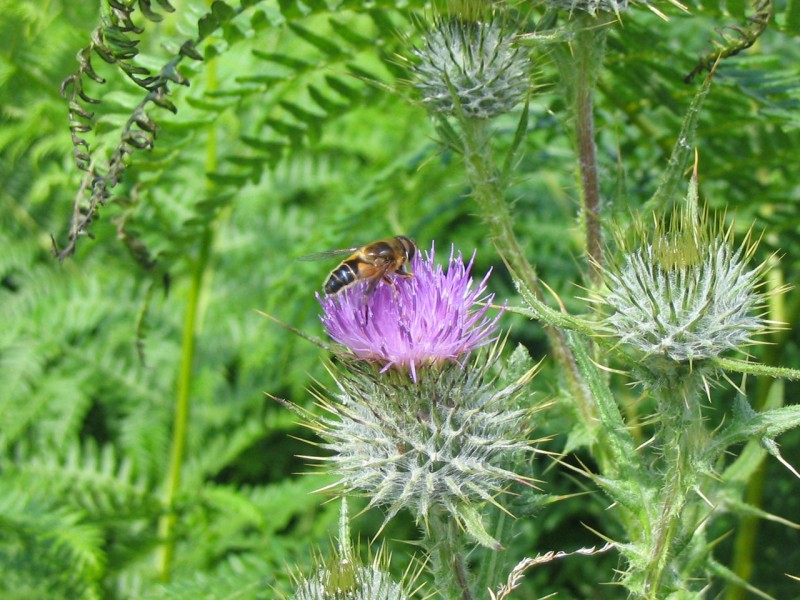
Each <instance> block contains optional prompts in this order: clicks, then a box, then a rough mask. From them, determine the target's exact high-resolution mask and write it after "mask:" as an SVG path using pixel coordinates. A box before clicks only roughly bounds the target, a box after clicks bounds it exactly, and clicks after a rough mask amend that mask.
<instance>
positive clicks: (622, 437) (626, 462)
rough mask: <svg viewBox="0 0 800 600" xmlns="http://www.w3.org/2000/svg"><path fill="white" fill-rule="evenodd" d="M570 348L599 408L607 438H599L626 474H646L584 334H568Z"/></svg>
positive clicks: (600, 418) (566, 335)
mask: <svg viewBox="0 0 800 600" xmlns="http://www.w3.org/2000/svg"><path fill="white" fill-rule="evenodd" d="M564 337H565V339H566V342H567V345H568V346H569V347H570V348H571V349H572V351H573V354H574V356H575V362H576V363H577V365H578V370H579V371H580V373H581V376H582V377H583V381H584V383H585V384H586V385H587V386H588V387H589V390H590V391H591V393H592V397H593V398H594V401H595V405H596V407H597V411H598V416H599V423H598V426H599V427H601V428H602V430H603V432H604V433H605V436H603V438H602V439H598V440H597V441H599V442H600V443H602V444H603V445H604V446H606V447H607V448H608V449H609V450H610V451H611V454H612V461H614V464H615V465H616V466H617V467H618V468H620V469H623V471H622V472H626V471H627V472H629V473H631V472H639V473H642V472H644V466H643V465H642V464H641V461H640V459H639V455H638V453H637V452H636V443H635V441H634V439H633V437H632V436H631V434H630V433H629V432H628V428H627V426H626V425H625V420H624V419H623V417H622V413H621V412H620V408H619V406H618V405H617V401H616V400H615V399H614V396H613V394H612V393H611V390H610V389H609V388H608V383H607V382H606V377H605V375H604V374H603V373H602V371H600V369H599V368H598V367H597V365H596V364H595V363H594V361H593V360H592V359H591V357H590V356H589V349H588V346H587V344H586V342H585V341H584V340H583V339H582V337H581V336H580V334H578V333H575V332H573V331H566V332H565V333H564Z"/></svg>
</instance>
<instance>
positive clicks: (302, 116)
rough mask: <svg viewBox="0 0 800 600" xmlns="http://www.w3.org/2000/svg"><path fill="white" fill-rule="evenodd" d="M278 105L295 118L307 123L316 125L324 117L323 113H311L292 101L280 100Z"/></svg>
mask: <svg viewBox="0 0 800 600" xmlns="http://www.w3.org/2000/svg"><path fill="white" fill-rule="evenodd" d="M280 105H281V106H282V107H283V108H284V109H286V112H288V113H289V114H291V115H292V116H293V117H294V118H295V119H297V120H298V121H302V122H303V123H306V124H308V125H318V124H319V123H320V122H322V120H323V119H324V118H325V115H320V114H317V113H313V112H311V111H310V110H306V109H305V108H303V107H302V106H300V105H298V104H296V103H294V102H289V101H288V100H282V101H281V102H280Z"/></svg>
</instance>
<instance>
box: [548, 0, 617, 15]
mask: <svg viewBox="0 0 800 600" xmlns="http://www.w3.org/2000/svg"><path fill="white" fill-rule="evenodd" d="M547 3H548V4H549V5H550V6H552V7H553V8H557V9H562V10H567V11H569V12H570V13H574V12H585V13H588V14H590V15H593V16H594V15H597V14H599V13H613V14H619V13H620V12H621V11H623V10H626V9H627V8H628V0H548V2H547Z"/></svg>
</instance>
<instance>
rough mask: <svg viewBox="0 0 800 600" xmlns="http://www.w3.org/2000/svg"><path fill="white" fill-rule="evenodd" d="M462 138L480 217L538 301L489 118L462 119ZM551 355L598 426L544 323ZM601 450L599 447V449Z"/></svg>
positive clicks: (566, 355) (589, 423) (559, 343)
mask: <svg viewBox="0 0 800 600" xmlns="http://www.w3.org/2000/svg"><path fill="white" fill-rule="evenodd" d="M461 126H462V131H463V141H464V160H465V163H466V167H467V176H468V177H469V181H470V184H471V185H472V195H473V197H474V198H475V201H476V202H477V204H478V206H479V208H480V211H481V216H482V217H483V220H484V221H486V223H487V224H488V225H489V228H490V230H491V236H492V239H493V241H494V243H495V245H496V246H497V249H498V251H499V252H500V253H501V254H502V256H503V257H504V258H505V259H506V260H507V261H508V263H509V265H510V266H511V268H512V270H513V271H514V274H515V275H516V276H517V277H519V278H520V279H521V281H522V283H523V284H524V285H525V286H526V287H527V288H528V289H530V290H531V291H532V292H533V293H534V294H535V296H536V298H537V299H538V300H540V301H542V300H543V298H544V295H543V293H542V287H541V285H540V283H539V277H538V276H537V274H536V271H535V269H534V268H533V266H532V265H531V264H530V262H528V259H527V258H526V257H525V252H524V251H523V249H522V247H521V246H520V244H519V241H518V240H517V236H516V235H515V233H514V227H513V219H512V216H511V212H510V210H509V207H508V204H507V202H506V200H505V192H506V188H507V187H508V182H507V181H505V180H504V179H503V177H501V175H500V172H499V170H498V169H497V167H496V166H495V162H494V157H493V154H492V148H491V142H490V139H491V129H490V125H489V121H487V120H480V119H462V120H461ZM545 332H546V334H547V337H548V340H549V342H550V347H551V350H552V352H553V356H554V358H555V359H556V360H557V361H558V362H559V364H560V365H561V367H562V369H563V372H564V375H565V378H566V382H567V385H568V387H569V389H570V392H571V395H572V397H573V398H574V400H575V405H576V407H577V410H578V412H579V414H580V418H581V421H582V422H583V423H584V425H585V426H586V427H587V428H589V429H590V430H594V429H596V428H597V425H598V420H597V407H596V406H595V403H594V399H593V398H592V396H591V394H589V393H588V392H587V390H586V387H585V386H584V385H583V383H582V379H581V376H580V373H579V371H578V368H577V365H576V364H575V359H574V357H573V356H572V352H571V351H570V350H569V348H568V347H567V345H566V343H565V341H564V338H563V335H562V334H561V332H560V331H559V330H558V329H555V328H552V327H546V328H545ZM600 454H602V451H601V452H600Z"/></svg>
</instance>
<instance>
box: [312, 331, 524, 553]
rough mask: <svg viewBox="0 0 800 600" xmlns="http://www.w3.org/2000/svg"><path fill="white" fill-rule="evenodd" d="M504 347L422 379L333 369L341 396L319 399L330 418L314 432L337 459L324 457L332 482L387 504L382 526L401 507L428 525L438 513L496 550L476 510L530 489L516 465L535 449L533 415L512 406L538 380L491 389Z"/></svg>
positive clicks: (356, 365) (365, 368)
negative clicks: (514, 488) (512, 489)
mask: <svg viewBox="0 0 800 600" xmlns="http://www.w3.org/2000/svg"><path fill="white" fill-rule="evenodd" d="M499 350H500V344H496V345H495V346H494V347H493V348H492V350H491V351H490V352H489V353H488V356H478V357H477V358H476V360H475V361H474V362H475V364H470V365H463V366H462V365H458V364H453V363H448V364H445V365H442V366H440V367H439V368H428V369H423V370H421V371H420V373H419V378H418V381H416V382H414V381H411V380H410V379H409V378H408V377H407V376H406V375H404V374H402V373H397V372H396V371H389V372H387V373H384V374H380V373H379V372H378V370H377V369H376V368H375V367H374V366H373V365H371V364H369V363H365V362H361V361H355V360H352V359H350V360H346V361H345V362H344V366H345V369H341V370H333V369H331V373H332V375H333V377H334V379H335V380H336V385H337V386H338V388H339V389H338V393H336V394H335V395H334V396H333V397H332V398H326V397H324V396H323V395H321V394H319V395H318V398H317V399H318V403H319V405H320V406H321V407H322V408H323V410H324V411H325V412H326V413H327V415H323V416H320V417H314V418H313V422H312V423H311V424H310V426H311V427H312V428H313V429H314V430H315V431H317V432H318V433H319V435H320V436H321V437H322V438H323V439H324V440H326V443H324V444H322V447H323V448H326V449H328V450H331V451H332V452H333V455H332V456H330V457H326V458H320V459H319V460H321V461H323V462H325V463H327V465H328V470H329V471H330V472H331V473H333V474H336V475H338V476H339V481H338V482H337V484H336V485H337V486H338V487H340V488H342V489H344V490H345V491H347V492H362V493H365V494H366V495H368V496H370V503H369V504H370V506H384V507H388V511H387V515H386V520H385V522H388V521H389V520H390V519H392V518H393V517H394V516H395V515H396V514H397V513H398V512H399V511H400V510H401V509H403V508H407V509H408V510H410V511H411V513H412V514H413V515H414V517H415V519H416V520H417V522H418V523H421V524H424V525H426V524H427V520H428V517H429V516H430V515H431V513H432V512H434V511H436V512H444V513H446V514H447V513H449V515H450V516H451V517H452V518H453V519H455V520H457V521H458V522H459V523H460V524H461V525H462V527H463V528H464V529H465V530H466V531H467V532H468V533H469V534H470V535H471V536H472V537H473V539H475V540H476V541H478V542H480V543H482V544H484V545H487V546H490V547H494V548H497V547H499V544H498V543H497V542H496V541H495V540H493V539H492V538H491V537H490V536H489V535H488V534H487V533H486V531H485V530H484V529H483V526H482V524H481V519H480V511H479V509H480V507H481V506H482V505H483V504H484V503H486V502H495V500H494V497H495V496H497V495H498V494H500V493H502V492H503V491H504V490H506V489H507V487H508V486H509V484H511V483H512V482H520V483H526V482H525V480H524V478H523V477H521V476H519V475H517V474H515V473H514V472H513V471H512V470H511V468H513V467H512V466H513V464H514V462H515V460H516V459H517V458H519V455H520V454H522V453H526V452H530V451H531V450H532V447H531V442H530V440H529V436H528V434H529V428H530V410H529V409H522V408H516V407H515V404H516V402H517V399H518V395H519V392H520V390H521V389H522V387H523V386H525V385H526V384H527V383H528V381H529V380H530V378H531V377H532V376H533V371H532V370H531V371H528V372H527V373H525V374H524V376H522V377H521V378H520V379H519V380H518V381H516V382H514V383H513V384H511V385H509V386H507V387H505V388H503V389H500V390H498V389H495V385H494V383H495V382H494V381H491V377H489V375H488V372H489V370H490V368H491V367H492V365H493V363H495V362H496V360H497V358H498V354H499Z"/></svg>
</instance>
